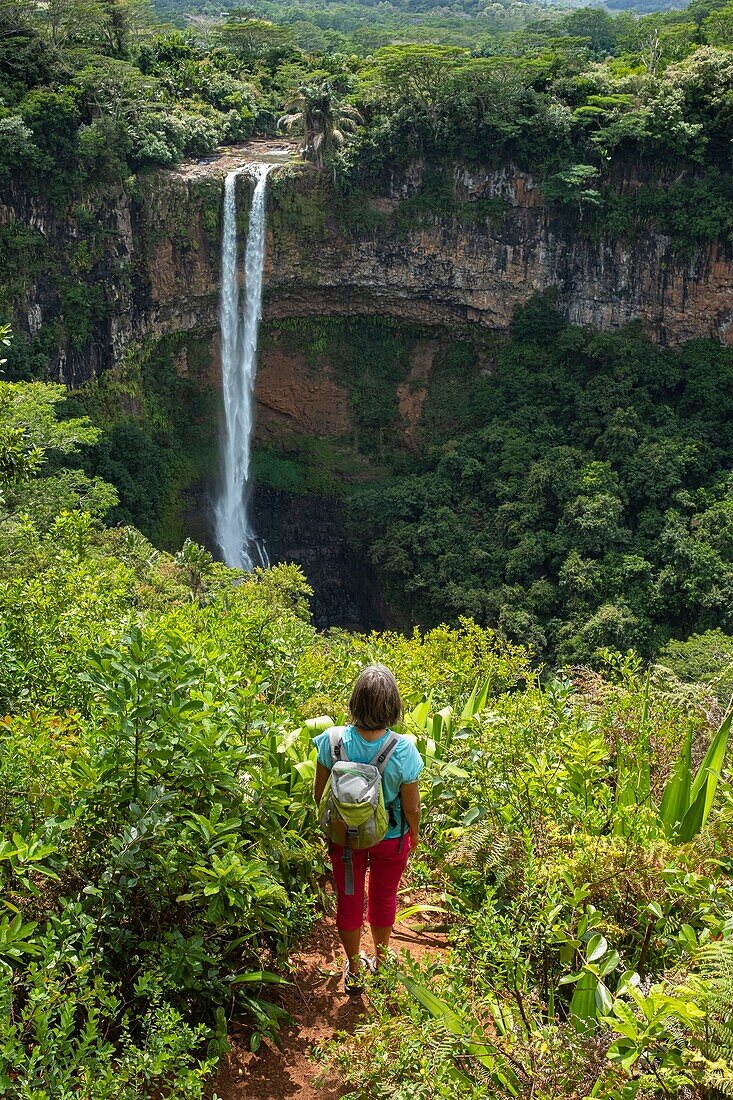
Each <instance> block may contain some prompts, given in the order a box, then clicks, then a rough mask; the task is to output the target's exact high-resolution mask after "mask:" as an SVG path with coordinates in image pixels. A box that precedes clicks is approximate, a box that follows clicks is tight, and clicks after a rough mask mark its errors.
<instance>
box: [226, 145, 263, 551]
mask: <svg viewBox="0 0 733 1100" xmlns="http://www.w3.org/2000/svg"><path fill="white" fill-rule="evenodd" d="M272 167H273V166H272V165H271V164H253V165H249V166H248V167H247V168H238V169H235V171H233V172H229V174H228V175H227V177H226V180H225V181H224V210H223V215H224V225H223V231H222V242H221V296H220V306H219V324H220V330H221V372H222V385H223V391H224V440H223V466H224V476H223V484H222V487H221V491H220V494H219V499H218V500H217V502H216V505H215V508H214V515H215V521H216V540H217V542H218V543H219V548H220V550H221V553H222V556H223V558H224V561H225V562H226V564H227V565H231V566H234V567H235V568H237V569H247V570H250V569H252V568H253V567H254V566H255V565H266V564H268V563H267V555H266V553H265V549H264V545H263V544H262V542H261V541H259V540H257V539H256V538H255V535H254V532H253V530H252V527H251V525H250V520H249V516H248V514H247V512H248V506H249V501H248V482H249V459H250V444H251V435H252V426H253V420H254V417H253V402H254V382H255V373H256V370H257V334H258V330H259V325H260V313H261V309H262V271H263V267H264V262H265V209H266V203H265V198H266V188H267V173H268V172H269V170H270V168H272ZM241 172H251V173H252V175H253V176H254V179H255V188H254V194H253V195H252V205H251V207H250V212H249V227H248V230H247V244H246V247H245V252H244V275H245V287H244V309H243V310H242V312H241V314H240V309H239V299H240V294H239V279H238V270H237V258H238V257H237V176H238V175H240V173H241Z"/></svg>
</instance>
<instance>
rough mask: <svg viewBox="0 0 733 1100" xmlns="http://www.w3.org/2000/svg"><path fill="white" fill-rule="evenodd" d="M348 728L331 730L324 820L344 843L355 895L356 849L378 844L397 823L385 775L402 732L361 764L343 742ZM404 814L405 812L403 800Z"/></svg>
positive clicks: (350, 893) (348, 884)
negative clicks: (386, 796) (388, 801)
mask: <svg viewBox="0 0 733 1100" xmlns="http://www.w3.org/2000/svg"><path fill="white" fill-rule="evenodd" d="M346 728H347V727H344V726H335V727H334V728H333V729H332V730H331V732H330V734H329V739H330V745H331V762H332V766H331V774H330V775H329V777H328V781H327V783H326V786H325V789H324V791H323V795H322V797H321V802H320V811H321V812H320V823H321V828H322V829H323V831H324V832H325V834H326V836H327V837H328V839H329V840H330V841H332V842H333V843H335V844H340V845H342V846H343V849H344V851H343V855H342V857H341V858H342V860H343V862H344V863H345V864H346V866H345V869H344V870H345V875H344V877H345V884H346V894H347V896H353V893H354V867H353V862H352V849H354V848H359V849H361V848H372V847H374V845H375V844H378V843H379V841H380V840H383V839H384V836H385V834H386V832H387V830H388V828H389V827H390V824H396V821H395V817H394V804H393V805H391V806H390V807H389V808H387V807H386V806H385V804H384V792H383V791H382V776H383V775H384V769H385V768H386V767H387V764H388V762H389V759H390V757H391V756H392V753H393V752H394V750H395V749H396V748H397V742H398V740H399V735H398V734H396V733H393V734H392V736H391V737H390V738H389V739H388V741H387V743H386V744H385V745H382V746H381V747H380V748H378V749H377V751H376V752H375V754H374V756H373V757H372V759H371V760H370V761H369V763H368V764H358V763H356V762H354V761H351V760H349V758H348V756H347V755H346V750H345V749H344V746H343V739H344V730H345V729H346ZM395 801H397V799H396V800H395ZM400 814H401V815H402V804H401V803H400ZM400 847H402V838H401V837H400Z"/></svg>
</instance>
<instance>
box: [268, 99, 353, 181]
mask: <svg viewBox="0 0 733 1100" xmlns="http://www.w3.org/2000/svg"><path fill="white" fill-rule="evenodd" d="M363 121H364V120H363V118H362V117H361V115H360V114H359V112H358V111H357V109H356V107H352V106H351V105H350V104H349V103H339V102H338V100H337V98H336V94H335V92H334V90H333V88H332V87H331V85H330V84H328V83H323V84H310V85H305V86H304V87H302V88H299V89H298V91H297V93H296V95H295V96H293V98H292V99H291V101H290V103H288V104H287V105H286V107H285V114H284V115H283V116H282V118H281V119H280V120H279V121H278V126H279V127H280V129H282V130H287V131H288V133H293V131H295V132H296V133H300V135H301V137H302V144H301V153H302V154H303V156H304V157H306V159H307V160H312V161H313V162H314V164H317V165H318V166H319V167H322V166H323V161H324V159H325V157H326V156H327V155H328V153H330V152H331V151H332V150H333V149H335V148H336V147H337V146H339V145H342V144H343V143H344V141H346V138H347V136H348V135H349V134H353V133H354V131H355V130H356V128H357V126H358V125H359V124H360V123H362V122H363Z"/></svg>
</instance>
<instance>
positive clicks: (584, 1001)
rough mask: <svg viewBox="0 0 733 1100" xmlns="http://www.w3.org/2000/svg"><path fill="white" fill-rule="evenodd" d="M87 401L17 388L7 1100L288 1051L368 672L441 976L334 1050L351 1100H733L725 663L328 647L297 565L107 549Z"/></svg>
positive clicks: (394, 1001)
mask: <svg viewBox="0 0 733 1100" xmlns="http://www.w3.org/2000/svg"><path fill="white" fill-rule="evenodd" d="M64 398H65V393H64V390H63V387H60V386H56V385H51V384H48V383H41V382H29V383H24V382H19V383H8V382H2V383H0V490H1V493H2V495H1V496H0V563H1V566H2V568H0V713H2V715H3V717H2V718H0V1009H1V1011H0V1089H1V1090H2V1092H3V1095H4V1096H6V1097H8V1098H9V1100H71V1098H72V1097H73V1098H74V1100H79V1098H81V1100H149V1098H150V1097H152V1096H154V1095H156V1096H157V1095H165V1096H168V1097H171V1098H172V1100H195V1098H200V1097H203V1096H204V1095H210V1093H211V1083H212V1074H213V1073H214V1072H215V1069H216V1065H217V1062H218V1060H219V1059H220V1057H221V1055H222V1053H223V1051H224V1050H225V1049H226V1046H227V1030H228V1027H229V1023H230V1021H232V1020H236V1021H240V1022H244V1023H245V1024H246V1029H247V1030H246V1034H247V1036H248V1040H249V1043H250V1046H251V1049H252V1050H253V1051H256V1050H257V1049H258V1048H259V1046H260V1044H261V1043H263V1042H270V1041H276V1040H277V1035H278V1029H279V1028H281V1027H282V1026H284V1025H285V1024H286V1023H287V1020H286V1019H285V1016H284V1012H283V1009H282V1007H281V1003H280V1001H279V989H280V987H281V985H282V983H283V982H287V981H289V980H291V978H292V974H291V972H290V969H289V965H288V958H289V956H290V955H291V954H292V952H293V950H294V947H295V946H296V945H297V944H299V943H301V942H302V941H303V938H304V937H306V936H307V934H308V932H309V930H310V929H311V927H312V925H313V922H314V921H316V920H318V919H319V916H320V913H321V911H322V906H323V905H324V902H325V898H324V894H323V888H322V884H323V877H322V870H323V867H324V851H323V846H322V842H321V841H320V839H319V836H318V830H317V825H316V815H315V809H314V806H313V804H312V800H311V795H310V783H311V779H312V776H313V773H314V766H315V765H314V749H313V746H312V744H311V740H310V738H311V735H312V733H313V730H314V729H317V728H322V727H323V725H324V724H326V725H327V724H329V723H330V722H331V721H332V720H333V719H338V718H339V717H340V716H341V715H342V714H343V712H344V707H345V701H346V699H347V698H348V692H349V690H350V685H351V683H352V680H353V677H354V675H355V673H356V671H357V670H358V669H359V668H360V667H361V666H362V665H363V664H364V663H365V662H367V661H369V660H374V659H381V660H386V661H388V662H389V663H390V665H392V667H393V668H394V669H395V671H396V673H397V675H398V677H399V679H400V682H401V685H402V687H403V691H404V693H405V697H406V700H407V713H406V715H405V719H404V723H403V730H404V732H405V733H406V734H408V735H410V736H413V737H414V738H415V739H416V742H417V744H418V747H419V749H420V751H421V752H422V753H423V755H424V756H425V759H426V761H427V768H426V770H425V773H424V782H423V798H424V807H425V835H426V843H425V845H424V847H423V849H422V850H421V851H420V852H419V854H418V856H417V857H416V858H415V859H414V860H413V863H412V866H411V872H410V875H411V878H410V884H411V890H413V891H415V890H416V891H419V893H418V895H417V896H418V898H419V899H420V900H419V901H418V903H417V905H416V906H415V907H414V908H412V909H411V910H410V911H408V912H407V913H406V914H405V919H413V920H427V922H428V923H429V922H430V921H433V922H435V921H436V919H437V920H439V921H440V922H442V923H443V924H445V925H447V927H448V929H449V942H450V948H449V950H448V951H447V952H444V953H442V954H441V955H440V956H436V957H434V958H431V957H430V956H428V957H427V958H426V960H425V961H424V962H423V963H422V964H420V965H418V964H417V963H415V962H413V961H411V960H410V959H409V958H408V957H402V958H398V959H396V960H395V961H394V963H393V964H391V965H390V967H389V968H388V970H387V971H386V973H385V974H384V976H383V977H381V978H380V979H379V980H378V981H375V982H373V983H371V985H370V988H369V990H368V997H369V1005H370V1011H369V1014H368V1016H367V1018H366V1020H365V1022H364V1023H363V1024H362V1025H360V1026H359V1027H358V1028H357V1030H356V1033H355V1035H354V1036H352V1037H351V1038H348V1039H347V1038H344V1039H339V1040H338V1041H337V1042H335V1043H333V1044H331V1045H330V1046H327V1047H326V1048H324V1049H323V1050H322V1051H321V1052H320V1056H321V1057H322V1058H323V1059H324V1060H325V1064H326V1065H331V1066H334V1067H335V1068H336V1070H337V1072H339V1073H340V1075H341V1079H342V1081H343V1083H344V1086H345V1087H347V1088H348V1087H349V1086H351V1087H352V1092H351V1093H349V1095H351V1096H354V1097H356V1096H364V1095H367V1096H369V1097H372V1098H375V1100H382V1098H383V1100H387V1098H388V1097H400V1096H408V1095H410V1096H413V1097H418V1098H420V1100H423V1098H424V1100H432V1098H434V1097H436V1096H444V1097H452V1096H455V1095H456V1092H457V1091H458V1092H459V1093H460V1095H462V1096H467V1097H469V1096H470V1097H474V1098H476V1100H478V1098H481V1097H487V1098H488V1097H506V1098H510V1097H521V1098H526V1100H529V1097H533V1098H535V1100H558V1098H561V1097H567V1098H571V1097H580V1096H595V1097H601V1098H608V1100H618V1098H624V1100H627V1098H628V1100H631V1098H642V1097H643V1098H652V1097H665V1096H677V1097H690V1098H692V1097H708V1096H713V1095H730V1093H731V1091H732V1081H733V1050H732V1048H731V997H730V968H731V956H732V954H733V887H732V886H731V882H732V879H731V873H730V872H731V859H732V858H733V853H732V852H731V844H730V838H731V816H732V815H733V791H732V789H731V785H730V781H729V768H728V764H727V744H728V738H729V730H730V717H731V716H730V712H728V715H727V717H726V715H725V709H726V703H725V702H723V703H722V704H721V701H720V700H721V699H724V698H725V694H726V691H727V688H729V686H730V679H731V652H732V648H733V641H732V640H731V638H726V637H725V636H723V635H721V634H720V632H718V633H716V634H714V635H713V636H708V637H700V638H696V639H692V640H691V642H690V643H684V644H683V643H680V644H679V645H678V646H677V648H676V650H675V651H674V652H671V651H670V652H669V654H667V655H666V656H665V663H662V664H646V665H645V664H644V663H643V662H642V660H641V659H640V658H639V657H637V656H635V655H634V654H632V653H624V654H622V653H619V652H614V651H611V650H606V651H604V652H603V653H602V654H601V655H600V664H599V668H598V669H597V670H596V671H591V670H590V669H588V668H583V667H580V666H575V667H572V668H566V669H564V670H560V671H558V672H557V673H551V671H550V669H546V670H545V671H544V673H543V672H542V671H541V670H538V668H537V666H536V663H535V662H534V661H533V659H532V654H531V652H530V650H529V649H527V648H526V647H524V646H521V645H512V644H511V643H509V642H507V641H506V640H504V639H503V638H502V637H501V636H500V634H498V633H497V632H495V631H494V630H492V629H490V628H485V627H481V626H479V625H478V624H476V623H475V622H473V621H471V620H470V619H467V618H462V619H461V620H460V621H457V622H456V623H455V625H454V626H452V627H448V626H441V627H438V628H435V629H433V630H430V631H426V632H420V631H415V632H414V633H413V634H412V636H408V635H401V634H395V633H383V634H373V635H370V636H365V635H358V634H345V633H343V632H339V631H332V632H330V633H328V634H326V635H319V634H318V633H317V632H316V631H314V629H313V628H312V627H311V625H310V623H309V612H308V592H309V590H308V587H307V585H306V584H305V582H304V579H303V576H302V574H300V573H299V571H298V570H297V569H296V568H295V567H292V566H277V567H275V568H273V569H270V570H267V571H257V572H255V573H254V574H252V575H250V576H249V577H247V578H244V579H243V578H242V577H240V576H238V575H237V574H236V573H235V572H234V571H231V570H228V569H226V568H225V567H224V566H222V565H219V564H217V563H215V562H213V561H212V560H211V556H210V555H209V554H208V553H207V552H206V551H205V550H204V549H203V548H202V547H198V546H196V545H195V544H193V543H191V542H190V541H187V542H186V543H184V545H183V546H182V547H181V549H180V550H179V551H178V552H177V553H176V554H175V555H170V554H166V553H162V552H160V551H157V550H156V549H155V548H154V547H153V546H152V545H151V543H150V542H149V541H148V540H147V539H146V538H145V537H144V536H143V535H142V534H141V533H140V532H139V531H137V530H136V529H135V528H133V527H131V526H124V527H121V526H118V527H107V526H105V524H104V522H103V520H102V517H103V515H104V514H105V512H106V511H107V510H108V509H109V507H110V505H111V504H112V503H113V502H114V498H115V491H114V489H113V488H112V487H111V486H109V485H108V484H105V483H104V482H102V481H100V480H98V479H97V480H94V479H90V478H89V477H88V476H87V475H85V474H84V473H83V471H82V470H81V468H80V467H79V460H80V453H81V451H82V450H83V449H84V448H86V447H89V446H90V445H92V444H93V443H94V441H95V438H96V436H97V434H98V430H97V429H95V428H94V427H93V425H92V424H91V423H90V422H89V421H88V419H86V418H84V417H74V416H72V417H66V418H65V419H64V418H63V417H62V418H59V416H58V415H57V414H58V413H60V412H63V403H64ZM674 668H676V669H677V672H675V671H674ZM207 1090H208V1091H207Z"/></svg>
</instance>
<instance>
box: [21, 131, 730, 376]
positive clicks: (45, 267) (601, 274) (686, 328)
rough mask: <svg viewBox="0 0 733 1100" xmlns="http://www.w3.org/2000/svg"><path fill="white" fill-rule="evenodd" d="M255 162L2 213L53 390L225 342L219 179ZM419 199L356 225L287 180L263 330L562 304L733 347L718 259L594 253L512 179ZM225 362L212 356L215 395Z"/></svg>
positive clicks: (605, 241) (630, 251)
mask: <svg viewBox="0 0 733 1100" xmlns="http://www.w3.org/2000/svg"><path fill="white" fill-rule="evenodd" d="M249 156H250V154H249V152H248V151H247V150H242V151H238V152H233V153H231V154H229V155H227V156H225V157H221V158H218V159H217V160H215V161H214V162H212V163H210V164H200V165H191V166H183V167H182V168H180V169H178V170H176V171H171V172H163V171H161V172H157V173H154V174H152V175H149V176H146V177H144V178H141V179H140V180H138V181H136V184H135V187H134V190H133V191H132V193H128V192H125V191H123V190H122V189H120V190H119V192H117V193H116V194H110V195H106V196H104V197H103V198H101V199H100V200H98V201H97V203H96V204H95V205H93V207H89V208H87V209H83V208H78V207H77V208H74V209H71V210H69V211H68V212H66V213H64V214H63V215H59V214H51V213H50V212H49V211H48V209H47V207H46V206H45V204H44V202H43V200H42V199H40V198H39V199H36V200H29V199H27V198H21V197H17V196H13V195H12V194H10V195H6V196H5V197H4V202H2V203H0V230H1V229H3V228H4V229H5V230H6V231H7V230H11V231H12V229H13V227H14V226H17V225H19V224H24V225H25V226H26V227H29V229H30V233H31V235H32V237H33V240H34V242H35V245H34V247H35V246H37V251H38V252H39V255H40V254H42V255H43V256H45V260H42V261H39V262H38V263H36V264H35V265H33V264H31V265H29V267H28V271H27V274H25V276H23V273H22V272H21V273H20V278H19V280H18V284H17V289H16V291H15V292H14V293H10V295H8V292H7V291H6V297H8V296H9V297H10V298H11V299H12V301H13V305H14V307H15V309H14V312H15V326H16V328H20V329H21V330H25V332H26V333H27V334H28V335H31V336H33V335H34V334H37V333H38V332H39V331H40V329H41V328H42V326H43V325H49V323H50V324H51V325H52V326H53V333H52V336H51V338H48V339H46V341H45V345H44V351H45V352H46V358H48V354H50V355H51V357H52V373H53V375H54V376H55V377H58V378H61V379H63V380H66V381H68V382H70V383H71V384H75V383H78V382H80V381H82V380H84V379H85V378H88V377H90V376H91V375H93V374H95V373H96V372H98V371H100V370H103V369H105V368H107V367H109V366H112V365H114V364H115V363H117V362H119V361H120V360H121V359H122V358H123V356H124V354H125V351H126V349H128V348H130V347H134V346H135V345H136V344H139V343H140V342H141V341H146V340H150V339H153V340H154V339H156V338H159V337H160V336H163V335H166V334H169V333H172V332H195V333H197V334H198V335H204V334H208V333H210V334H212V336H213V334H214V333H215V331H216V328H217V324H218V318H217V310H218V285H219V270H218V268H219V233H220V217H221V215H220V206H221V186H222V179H223V176H224V174H225V172H226V171H227V170H228V169H229V168H230V167H231V166H232V165H234V164H237V163H243V162H246V160H247V159H248V157H249ZM420 183H421V169H420V166H419V165H418V166H415V168H414V170H413V172H412V173H411V174H410V175H409V176H408V177H407V178H405V179H401V180H399V181H395V183H394V184H393V186H392V188H391V189H390V191H389V193H388V194H387V195H386V196H383V197H381V198H379V199H376V198H375V199H372V200H368V201H366V203H365V200H364V199H363V198H361V199H360V200H359V201H360V202H361V203H362V208H361V209H360V210H359V211H357V212H356V213H357V215H358V216H355V215H354V212H353V211H352V210H350V208H349V205H348V204H342V206H341V207H339V206H338V204H337V202H336V200H335V198H334V196H333V193H332V191H331V188H330V186H329V181H328V179H327V178H326V177H324V175H322V174H320V173H318V172H316V171H315V170H313V169H312V168H310V167H309V166H305V165H298V164H292V165H287V166H284V167H281V168H278V169H276V170H275V171H274V172H273V174H272V177H271V190H270V199H269V212H268V222H269V229H268V248H267V268H266V273H265V305H264V310H265V319H270V320H273V319H279V318H286V317H294V316H307V315H319V316H323V315H328V314H341V315H364V314H378V315H385V316H389V317H394V318H402V319H404V320H407V321H411V322H415V323H418V324H421V325H441V326H446V325H447V326H452V325H459V324H460V325H465V324H466V323H472V324H477V325H480V326H485V327H489V328H503V327H505V326H506V325H507V324H508V323H509V320H510V318H511V315H512V310H513V309H514V306H515V305H516V304H517V303H518V302H523V301H525V300H526V299H527V298H528V297H529V296H530V295H532V294H533V293H535V292H538V291H543V290H546V289H548V288H550V287H555V288H557V291H558V295H559V305H560V308H561V309H562V310H563V311H564V313H565V315H566V316H567V317H568V319H569V320H571V321H573V322H576V323H581V324H591V325H595V326H597V327H600V328H610V327H615V326H618V325H623V324H626V323H627V322H629V321H632V320H635V319H637V318H638V319H641V320H642V321H643V322H644V324H645V326H646V327H647V329H648V331H649V333H650V334H651V335H652V336H653V337H654V338H656V339H658V340H660V341H662V342H665V343H681V342H683V341H685V340H688V339H690V338H693V337H712V338H714V339H719V340H721V341H723V342H725V343H731V342H733V326H732V325H731V322H732V321H733V255H731V254H730V252H729V251H728V250H726V249H725V248H724V247H722V246H720V245H718V244H711V245H709V246H704V247H700V248H698V249H697V250H695V251H694V253H693V254H691V255H689V254H688V255H687V256H685V257H684V258H681V257H680V256H679V255H677V254H676V253H675V251H674V248H673V245H672V242H670V240H669V239H668V238H667V237H664V236H662V235H660V234H658V233H654V232H648V233H646V234H645V235H644V236H643V237H642V238H641V239H640V240H638V241H637V242H635V244H634V245H633V246H629V245H626V244H624V243H623V242H621V241H618V240H613V239H610V238H603V237H600V238H599V239H596V240H593V239H589V237H588V236H587V235H586V234H584V232H583V231H582V226H581V225H580V224H579V221H578V218H577V215H576V216H575V217H573V216H571V215H570V214H567V213H566V214H552V213H548V211H547V209H546V208H545V207H543V205H542V202H541V194H540V191H539V188H538V187H537V186H536V183H535V181H534V180H533V179H532V177H531V176H530V175H528V174H527V173H524V172H520V171H518V170H516V169H514V168H512V167H511V166H506V167H504V168H501V169H495V170H489V169H487V170H485V171H482V172H480V173H471V172H469V171H468V170H467V169H465V168H464V167H461V166H456V167H455V169H454V178H453V196H452V198H451V197H450V196H448V197H446V198H445V199H444V200H440V201H438V202H437V203H436V202H433V203H432V205H431V207H430V208H429V209H425V207H424V205H423V206H421V205H420V200H419V197H418V196H419V185H420ZM621 185H622V186H626V187H633V181H626V182H625V183H624V182H623V181H622V184H621ZM241 186H242V187H246V186H247V183H246V178H243V180H242V184H241ZM441 201H442V205H441ZM241 206H243V207H245V214H244V216H243V218H242V222H243V224H242V228H243V230H244V228H245V225H246V202H244V203H241ZM89 242H91V243H89ZM11 262H12V257H11ZM69 285H72V286H74V287H76V288H77V290H78V288H86V290H84V289H82V291H81V293H82V296H83V294H84V293H86V291H89V288H91V290H92V291H93V295H94V303H93V304H94V310H93V311H92V315H91V316H89V310H87V314H85V316H84V319H83V320H84V323H83V324H82V323H81V322H79V320H78V318H77V317H76V315H75V313H74V310H73V309H70V308H69V307H68V302H67V303H66V305H65V304H64V303H65V299H64V291H63V286H66V287H68V286H69ZM60 286H62V290H60V289H59V288H60ZM72 297H73V296H72ZM67 298H68V295H67ZM216 359H217V356H216V348H215V347H212V377H215V376H216V374H217V373H218V367H217V363H216Z"/></svg>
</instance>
